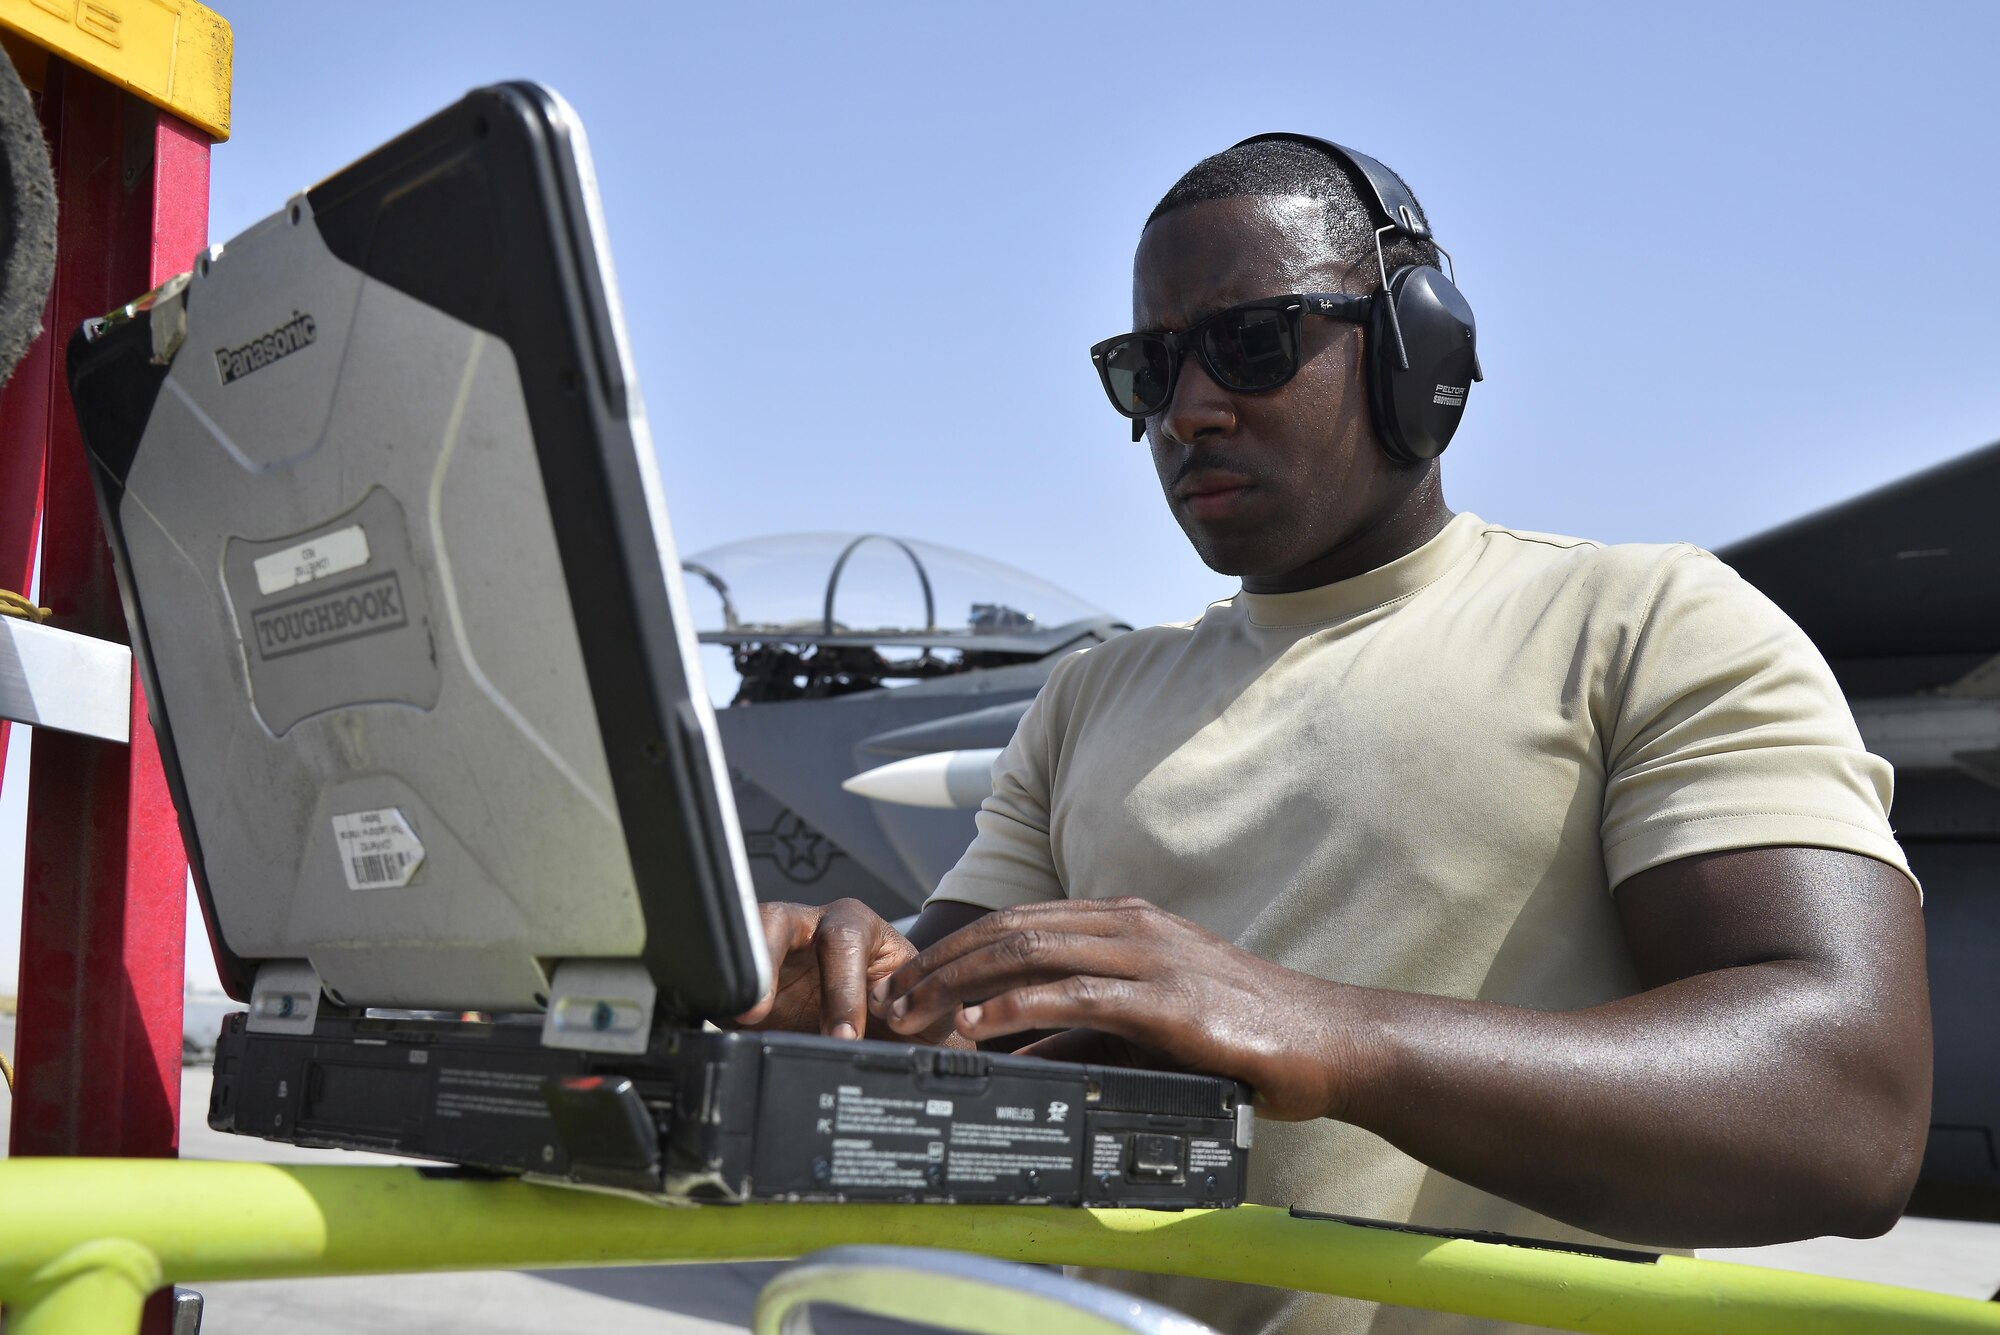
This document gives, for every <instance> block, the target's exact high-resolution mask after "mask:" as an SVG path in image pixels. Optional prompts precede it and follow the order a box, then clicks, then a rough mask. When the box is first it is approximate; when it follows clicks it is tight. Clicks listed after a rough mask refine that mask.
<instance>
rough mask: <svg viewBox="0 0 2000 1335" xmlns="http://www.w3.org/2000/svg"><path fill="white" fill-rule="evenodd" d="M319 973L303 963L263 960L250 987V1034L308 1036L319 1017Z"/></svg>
mask: <svg viewBox="0 0 2000 1335" xmlns="http://www.w3.org/2000/svg"><path fill="white" fill-rule="evenodd" d="M319 998H320V988H319V970H317V969H315V968H313V966H312V965H311V964H309V963H307V962H306V961H305V960H265V961H264V962H263V963H262V964H260V965H258V966H257V981H256V982H254V983H252V984H251V985H250V1018H249V1019H248V1020H247V1021H245V1022H244V1028H246V1029H248V1030H249V1031H250V1032H251V1033H253V1034H310V1033H311V1032H312V1031H313V1020H314V1019H315V1018H316V1017H317V1016H318V1015H319Z"/></svg>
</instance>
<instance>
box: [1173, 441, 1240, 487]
mask: <svg viewBox="0 0 2000 1335" xmlns="http://www.w3.org/2000/svg"><path fill="white" fill-rule="evenodd" d="M1210 469H1214V470H1216V471H1219V472H1224V473H1240V474H1242V475H1243V476H1244V477H1251V478H1254V477H1256V476H1257V469H1256V468H1254V467H1253V466H1252V465H1251V463H1250V461H1249V460H1248V459H1247V458H1245V457H1243V456H1242V455H1239V454H1235V453H1232V452H1230V451H1227V450H1200V451H1197V452H1196V453H1194V454H1190V455H1189V456H1188V457H1187V458H1185V459H1183V460H1181V466H1180V467H1179V468H1177V469H1175V470H1174V477H1173V481H1172V482H1170V483H1168V484H1167V490H1169V491H1173V490H1175V489H1177V488H1178V487H1179V486H1180V485H1181V483H1183V482H1185V481H1187V480H1188V478H1189V477H1191V476H1192V475H1194V474H1196V473H1201V472H1206V471H1208V470H1210Z"/></svg>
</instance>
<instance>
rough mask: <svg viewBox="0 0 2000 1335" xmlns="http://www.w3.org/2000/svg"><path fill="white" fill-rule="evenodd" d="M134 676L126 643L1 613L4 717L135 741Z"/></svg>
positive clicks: (0, 712)
mask: <svg viewBox="0 0 2000 1335" xmlns="http://www.w3.org/2000/svg"><path fill="white" fill-rule="evenodd" d="M131 681H132V651H131V650H130V649H128V648H126V647H125V646H124V645H122V644H114V643H112V642H111V641H110V640H100V639H97V638H95V637H93V636H89V635H78V634H77V633H76V632H74V631H68V630H60V629H58V628H56V627H54V626H38V625H36V624H35V623H34V622H32V621H24V620H21V619H20V618H18V617H0V719H12V720H13V721H14V722H16V723H32V724H33V725H34V726H35V727H37V728H53V729H55V730H56V731H58V732H73V733H77V734H79V735H81V736H84V737H101V738H103V739H104V740H105V741H108V742H124V741H130V740H131V735H132V707H131V701H130V699H129V692H130V687H131Z"/></svg>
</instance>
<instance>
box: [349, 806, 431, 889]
mask: <svg viewBox="0 0 2000 1335" xmlns="http://www.w3.org/2000/svg"><path fill="white" fill-rule="evenodd" d="M333 844H334V848H335V849H336V851H338V852H339V854H340V870H341V871H342V873H344V874H345V875H346V877H347V888H348V889H350V890H390V889H395V888H397V887H399V886H405V885H408V884H409V883H410V878H411V877H413V876H415V875H416V874H417V868H418V867H421V866H422V865H423V862H424V846H423V844H422V843H421V842H420V841H419V840H418V839H417V836H416V832H415V831H414V830H412V829H411V828H410V823H409V822H408V821H406V820H404V819H403V813H402V812H401V811H398V810H397V809H396V808H395V807H383V808H381V809H380V810H377V811H355V812H351V813H349V814H347V815H345V816H335V817H334V818H333Z"/></svg>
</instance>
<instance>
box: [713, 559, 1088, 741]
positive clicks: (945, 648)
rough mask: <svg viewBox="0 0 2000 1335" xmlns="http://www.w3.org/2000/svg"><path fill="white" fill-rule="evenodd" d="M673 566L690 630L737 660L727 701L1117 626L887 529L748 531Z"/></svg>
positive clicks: (902, 671) (1043, 586)
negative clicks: (737, 684) (736, 682)
mask: <svg viewBox="0 0 2000 1335" xmlns="http://www.w3.org/2000/svg"><path fill="white" fill-rule="evenodd" d="M681 568H682V570H683V571H685V572H686V584H687V589H688V600H689V603H690V604H691V610H692V612H693V615H694V620H695V629H696V634H697V637H698V638H699V639H700V640H701V642H702V643H704V644H720V645H727V646H729V647H730V649H731V651H732V654H733V656H734V658H735V660H736V667H737V670H738V671H739V672H740V673H742V674H743V679H744V680H743V690H741V691H739V692H738V695H737V700H736V703H751V702H753V701H756V700H767V699H794V698H801V697H809V696H816V695H833V694H845V693H848V692H851V691H856V690H868V689H873V688H875V687H877V686H881V685H884V684H887V683H889V682H892V681H897V680H912V679H922V678H927V677H935V676H941V675H946V674H948V673H953V672H961V671H967V670H970V669H973V668H981V667H996V666H1004V665H1005V664H1007V663H1012V662H1028V661H1032V660H1034V659H1038V658H1042V657H1045V656H1047V655H1048V654H1050V653H1054V652H1056V651H1058V650H1061V649H1065V648H1069V647H1074V646H1075V645H1077V644H1079V643H1087V642H1090V641H1091V640H1094V639H1103V638H1106V637H1107V636H1108V635H1109V634H1111V633H1115V632H1116V631H1117V630H1123V629H1126V626H1125V624H1124V623H1123V622H1121V621H1119V620H1118V619H1117V618H1115V617H1113V616H1112V615H1111V614H1110V613H1109V612H1106V611H1105V610H1104V609H1103V608H1100V607H1096V606H1093V605H1092V604H1090V603H1088V602H1086V601H1085V600H1083V599H1082V598H1079V597H1077V596H1076V595H1075V594H1073V593H1070V592H1068V591H1067V590H1064V589H1061V588H1058V587H1057V586H1056V585H1054V584H1051V583H1049V582H1048V581H1047V580H1044V579H1039V578H1037V577H1036V576H1034V575H1030V574H1028V573H1027V572H1026V571H1022V570H1016V569H1015V568H1013V567H1012V566H1008V565H1004V564H1002V563H1001V562H998V561H993V560H989V559H987V558H986V557H983V556H975V555H973V554H972V553H971V552H965V551H960V550H958V549H957V548H953V547H946V546H943V545H942V544H939V543H934V542H925V541H923V540H921V539H918V538H901V537H894V536H891V535H888V534H883V533H786V534H778V535H774V536H770V537H762V538H751V539H746V540H744V541H741V542H732V543H727V544H725V545H723V546H720V547H712V548H709V549H708V550H707V551H703V552H697V553H695V554H693V555H691V556H689V557H687V558H686V559H685V560H683V561H682V562H681ZM746 693H747V694H746Z"/></svg>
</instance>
